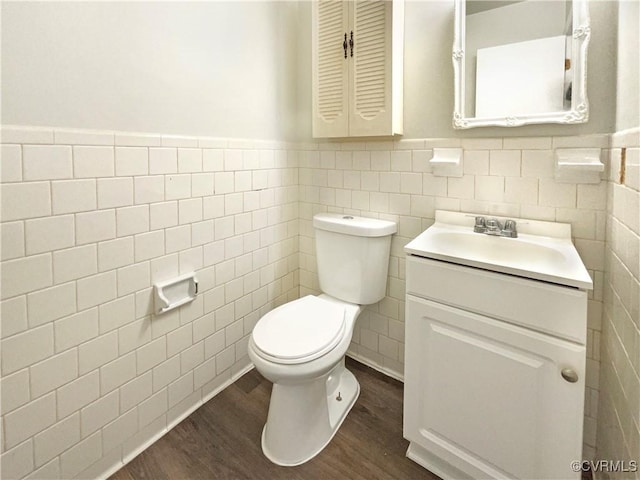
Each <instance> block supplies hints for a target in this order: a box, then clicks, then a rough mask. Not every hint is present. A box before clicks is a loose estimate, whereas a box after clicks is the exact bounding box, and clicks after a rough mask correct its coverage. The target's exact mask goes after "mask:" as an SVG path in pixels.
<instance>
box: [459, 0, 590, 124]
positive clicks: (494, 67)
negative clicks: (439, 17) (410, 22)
mask: <svg viewBox="0 0 640 480" xmlns="http://www.w3.org/2000/svg"><path fill="white" fill-rule="evenodd" d="M454 1H455V25H454V27H455V34H454V42H453V54H452V58H453V69H454V78H455V85H454V88H455V101H454V112H453V127H454V128H457V129H462V128H473V127H485V126H491V125H493V126H496V125H497V126H504V127H517V126H520V125H527V124H534V123H565V124H572V123H584V122H586V121H588V120H589V103H588V101H587V86H586V83H587V46H588V44H589V38H590V36H591V28H590V24H589V12H588V0H516V1H511V0H454Z"/></svg>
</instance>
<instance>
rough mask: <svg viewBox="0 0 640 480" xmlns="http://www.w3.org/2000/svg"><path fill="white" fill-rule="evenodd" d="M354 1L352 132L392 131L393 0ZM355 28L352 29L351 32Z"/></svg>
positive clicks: (351, 90)
mask: <svg viewBox="0 0 640 480" xmlns="http://www.w3.org/2000/svg"><path fill="white" fill-rule="evenodd" d="M350 3H351V4H352V14H351V15H352V17H351V18H352V21H351V24H352V26H353V39H354V51H353V58H352V59H351V58H350V59H351V60H352V62H353V64H352V66H351V68H352V73H351V78H350V79H349V98H350V113H351V115H350V125H349V134H350V135H351V136H372V135H390V134H392V133H393V132H392V120H393V119H392V108H391V101H392V95H391V94H392V91H391V86H392V83H391V81H392V79H391V66H392V59H391V46H392V43H391V40H392V36H391V31H392V24H391V22H392V2H391V1H384V0H358V1H355V2H350ZM350 33H351V31H349V34H350Z"/></svg>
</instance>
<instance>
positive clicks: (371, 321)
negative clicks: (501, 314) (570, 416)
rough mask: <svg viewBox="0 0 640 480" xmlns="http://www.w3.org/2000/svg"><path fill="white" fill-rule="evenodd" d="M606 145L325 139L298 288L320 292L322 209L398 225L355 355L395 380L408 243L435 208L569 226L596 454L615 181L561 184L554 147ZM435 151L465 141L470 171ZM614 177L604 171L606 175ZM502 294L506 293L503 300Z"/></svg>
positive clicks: (304, 199) (600, 141) (303, 161)
mask: <svg viewBox="0 0 640 480" xmlns="http://www.w3.org/2000/svg"><path fill="white" fill-rule="evenodd" d="M569 147H598V148H601V149H602V158H603V161H606V159H607V158H608V148H609V136H608V135H590V136H582V137H526V138H513V137H505V138H484V139H462V140H458V139H424V140H399V141H387V142H364V143H356V142H322V143H312V144H309V145H307V146H306V150H304V151H302V152H300V154H299V180H300V192H299V195H300V294H301V295H304V294H307V293H317V292H318V280H317V273H316V263H315V250H314V241H313V227H312V224H311V219H312V217H313V215H314V214H315V213H317V212H324V211H330V212H344V213H350V214H356V215H364V216H371V217H379V218H385V219H390V220H394V221H396V222H398V227H399V228H398V233H397V235H395V236H394V238H393V240H392V246H391V261H390V265H389V282H388V286H387V296H386V297H385V298H384V299H383V300H382V301H381V302H379V303H378V304H376V305H373V306H370V307H367V308H366V309H365V311H364V312H363V313H362V315H361V316H360V318H359V319H358V321H357V323H356V329H355V332H354V338H353V342H352V345H351V347H350V350H349V354H350V355H351V356H353V357H354V358H356V359H359V360H360V361H363V362H364V363H366V364H368V365H371V366H374V367H375V368H378V369H379V370H381V371H383V372H385V373H387V374H388V375H390V376H392V377H395V378H400V379H401V378H402V376H403V360H404V295H405V259H404V258H405V254H404V251H403V247H404V245H405V244H406V243H407V242H408V241H409V240H411V239H412V238H413V237H415V236H416V235H418V234H419V233H420V232H422V231H423V230H424V229H425V228H427V227H428V226H430V225H431V224H432V223H433V221H434V212H435V210H436V209H443V210H454V211H467V212H475V213H482V214H495V215H505V216H512V217H522V218H531V219H538V220H548V221H557V222H565V223H570V224H571V225H572V236H573V241H574V243H575V245H576V248H577V250H578V252H579V253H580V256H581V257H582V259H583V261H584V263H585V265H586V267H587V269H588V270H589V273H590V274H591V277H592V278H593V280H594V290H593V292H590V294H589V305H588V335H587V378H586V385H587V388H586V398H585V427H584V453H583V454H584V457H585V458H587V459H590V458H593V455H594V449H595V445H596V443H595V442H596V418H597V412H598V390H599V359H600V334H601V317H602V298H603V278H604V251H605V245H604V244H605V226H606V200H607V183H606V181H602V182H600V183H599V184H596V185H587V184H584V185H580V184H578V185H575V184H563V183H556V182H555V181H554V149H555V148H569ZM433 148H462V149H463V150H464V160H463V163H464V165H463V170H464V171H463V176H462V177H460V178H454V177H437V176H434V175H433V174H432V172H431V167H430V165H429V159H430V158H431V157H432V155H433ZM603 176H606V175H603ZM496 301H500V299H496Z"/></svg>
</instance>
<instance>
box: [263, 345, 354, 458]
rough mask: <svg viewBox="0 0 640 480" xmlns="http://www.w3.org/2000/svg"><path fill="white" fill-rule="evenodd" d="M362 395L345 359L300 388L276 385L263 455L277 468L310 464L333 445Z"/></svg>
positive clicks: (292, 385)
mask: <svg viewBox="0 0 640 480" xmlns="http://www.w3.org/2000/svg"><path fill="white" fill-rule="evenodd" d="M359 394H360V385H359V384H358V381H357V380H356V377H355V376H354V375H353V374H352V373H351V372H350V371H349V370H347V369H346V368H345V365H344V357H343V358H342V360H341V361H340V362H339V363H338V365H336V366H335V367H334V368H333V369H332V370H331V371H330V372H329V373H328V374H325V375H322V376H321V377H318V378H315V379H312V380H309V381H305V382H302V383H298V384H274V385H273V390H272V392H271V402H270V404H269V415H268V417H267V423H266V424H265V426H264V429H263V430H262V451H263V453H264V454H265V456H266V457H267V458H268V459H269V460H271V461H272V462H273V463H275V464H277V465H282V466H285V467H293V466H295V465H300V464H302V463H305V462H307V461H309V460H311V459H312V458H313V457H315V456H316V455H317V454H318V453H320V452H321V451H322V449H323V448H324V447H326V446H327V444H328V443H329V442H330V441H331V439H332V438H333V436H334V435H335V434H336V432H337V431H338V428H340V425H342V422H343V421H344V419H345V418H346V416H347V414H348V413H349V411H350V410H351V407H353V405H354V404H355V402H356V399H357V398H358V395H359Z"/></svg>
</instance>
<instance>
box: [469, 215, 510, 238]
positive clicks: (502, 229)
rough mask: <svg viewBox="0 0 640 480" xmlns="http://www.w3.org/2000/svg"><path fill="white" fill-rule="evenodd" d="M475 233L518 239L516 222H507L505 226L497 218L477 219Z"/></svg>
mask: <svg viewBox="0 0 640 480" xmlns="http://www.w3.org/2000/svg"><path fill="white" fill-rule="evenodd" d="M473 231H474V232H476V233H485V234H487V235H495V236H499V237H510V238H517V237H518V230H517V229H516V222H515V220H505V222H504V224H502V223H501V222H500V220H498V219H497V218H485V217H476V224H475V225H474V227H473Z"/></svg>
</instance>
